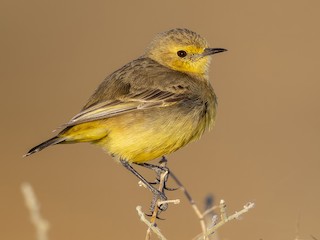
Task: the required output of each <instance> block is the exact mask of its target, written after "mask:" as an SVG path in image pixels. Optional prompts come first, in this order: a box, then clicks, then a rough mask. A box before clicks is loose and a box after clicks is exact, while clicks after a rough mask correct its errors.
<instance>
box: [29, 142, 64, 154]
mask: <svg viewBox="0 0 320 240" xmlns="http://www.w3.org/2000/svg"><path fill="white" fill-rule="evenodd" d="M63 141H65V139H64V138H60V137H53V138H50V139H49V140H47V141H45V142H43V143H41V144H39V145H37V146H35V147H34V148H31V149H30V150H29V151H28V152H27V154H25V155H23V157H27V156H29V155H31V154H34V153H37V152H40V151H41V150H42V149H44V148H46V147H49V146H51V145H55V144H58V143H61V142H63Z"/></svg>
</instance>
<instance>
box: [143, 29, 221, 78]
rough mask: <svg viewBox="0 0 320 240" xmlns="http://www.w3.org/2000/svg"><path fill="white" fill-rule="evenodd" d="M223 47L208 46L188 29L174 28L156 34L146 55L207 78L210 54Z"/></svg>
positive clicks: (188, 72)
mask: <svg viewBox="0 0 320 240" xmlns="http://www.w3.org/2000/svg"><path fill="white" fill-rule="evenodd" d="M224 51H226V49H223V48H209V45H208V43H207V41H206V40H205V39H204V38H203V37H201V36H200V35H199V34H197V33H195V32H193V31H190V30H188V29H181V28H176V29H172V30H169V31H167V32H164V33H160V34H158V35H157V36H156V37H155V39H154V40H153V41H152V42H151V43H150V45H149V47H148V49H147V51H146V56H147V57H150V58H151V59H153V60H155V61H157V62H158V63H160V64H162V65H164V66H166V67H168V68H171V69H173V70H176V71H180V72H184V73H187V74H190V75H193V76H197V77H201V78H207V74H208V68H209V63H210V60H211V57H210V56H211V55H213V54H216V53H220V52H224Z"/></svg>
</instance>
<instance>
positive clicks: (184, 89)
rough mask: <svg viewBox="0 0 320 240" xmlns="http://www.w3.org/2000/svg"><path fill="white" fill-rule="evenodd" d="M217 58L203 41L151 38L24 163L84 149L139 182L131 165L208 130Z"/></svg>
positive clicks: (177, 33)
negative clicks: (73, 147) (50, 152)
mask: <svg viewBox="0 0 320 240" xmlns="http://www.w3.org/2000/svg"><path fill="white" fill-rule="evenodd" d="M225 51H227V50H226V49H224V48H210V47H209V44H208V42H207V41H206V40H205V38H203V37H202V36H200V35H199V34H198V33H196V32H194V31H191V30H189V29H186V28H175V29H171V30H168V31H165V32H162V33H159V34H157V35H156V36H155V38H154V39H153V40H152V41H151V43H150V44H149V46H148V47H147V48H146V50H145V53H144V54H143V55H141V56H140V57H138V58H137V59H135V60H133V61H131V62H129V63H128V64H126V65H124V66H123V67H121V68H120V69H118V70H116V71H114V72H113V73H111V74H110V75H109V76H107V77H106V78H105V79H104V81H102V83H101V84H100V85H99V86H98V88H97V89H96V90H95V91H94V93H93V94H92V96H91V97H90V98H89V100H88V101H87V103H86V104H85V105H84V107H83V108H82V110H81V111H80V112H79V113H78V114H76V115H75V116H74V117H73V118H72V119H71V120H70V121H69V122H67V123H66V124H64V125H63V126H62V129H61V130H60V131H59V132H58V134H57V135H56V136H54V137H52V138H50V139H49V140H47V141H45V142H43V143H41V144H39V145H37V146H35V147H33V148H32V149H30V150H29V151H28V152H27V154H25V156H29V155H31V154H34V153H37V152H39V151H41V150H43V149H45V148H47V147H49V146H52V145H57V144H64V143H83V142H87V143H92V144H94V145H98V146H100V147H101V148H102V149H104V150H106V151H107V152H108V153H109V154H110V155H111V156H112V157H113V158H115V159H116V160H118V161H119V162H121V163H122V165H123V166H125V167H126V168H127V169H128V170H130V171H131V172H133V173H134V174H135V175H136V176H137V177H138V178H140V179H144V178H143V177H142V176H141V175H139V174H138V173H137V172H136V171H135V170H134V169H133V168H132V166H131V165H132V163H135V164H141V165H143V164H145V163H146V162H148V161H150V160H153V159H156V158H158V157H162V156H165V155H167V154H170V153H172V152H174V151H176V150H178V149H180V148H181V147H183V146H185V145H186V144H188V143H189V142H192V141H195V140H197V139H199V138H200V137H201V136H202V135H203V133H204V132H205V131H206V130H207V129H211V128H212V127H213V125H214V123H215V118H216V110H217V97H216V95H215V93H214V90H213V87H212V85H211V83H210V81H209V64H210V61H211V56H212V55H214V54H217V53H221V52H225ZM145 182H146V181H145ZM149 189H150V188H149ZM150 190H151V191H152V192H153V193H158V192H157V190H156V189H155V188H153V189H150ZM162 197H163V198H164V196H162Z"/></svg>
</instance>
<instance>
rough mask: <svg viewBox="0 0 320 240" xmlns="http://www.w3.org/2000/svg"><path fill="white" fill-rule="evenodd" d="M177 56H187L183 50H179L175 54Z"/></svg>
mask: <svg viewBox="0 0 320 240" xmlns="http://www.w3.org/2000/svg"><path fill="white" fill-rule="evenodd" d="M177 55H178V56H179V57H181V58H183V57H185V56H187V52H186V51H183V50H180V51H178V52H177Z"/></svg>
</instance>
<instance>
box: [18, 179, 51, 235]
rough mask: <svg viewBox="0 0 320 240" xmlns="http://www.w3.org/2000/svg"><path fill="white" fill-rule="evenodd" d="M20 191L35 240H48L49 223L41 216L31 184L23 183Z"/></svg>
mask: <svg viewBox="0 0 320 240" xmlns="http://www.w3.org/2000/svg"><path fill="white" fill-rule="evenodd" d="M21 191H22V194H23V197H24V200H25V203H26V205H27V208H28V210H29V212H30V219H31V222H32V223H33V225H34V227H35V229H36V232H37V240H48V239H49V238H48V230H49V222H48V221H47V220H45V219H44V218H43V217H42V216H41V213H40V206H39V203H38V200H37V198H36V195H35V194H34V191H33V189H32V186H31V184H30V183H23V184H22V185H21Z"/></svg>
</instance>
